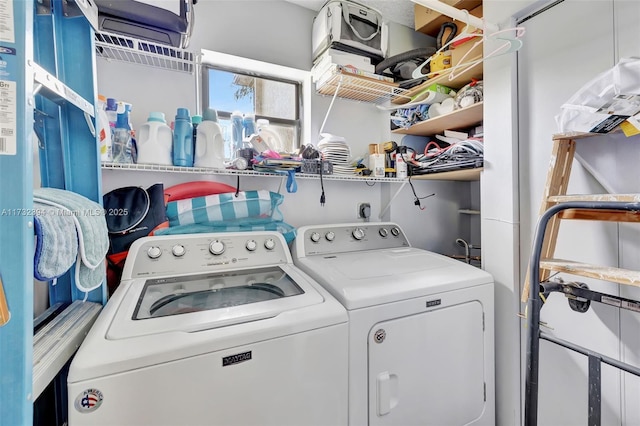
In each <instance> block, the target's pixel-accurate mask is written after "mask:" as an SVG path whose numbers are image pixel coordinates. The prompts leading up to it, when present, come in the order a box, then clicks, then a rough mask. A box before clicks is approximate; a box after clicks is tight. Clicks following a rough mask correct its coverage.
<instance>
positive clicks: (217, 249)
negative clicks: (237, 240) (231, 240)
mask: <svg viewBox="0 0 640 426" xmlns="http://www.w3.org/2000/svg"><path fill="white" fill-rule="evenodd" d="M224 249H225V247H224V243H223V242H222V241H220V240H213V241H211V243H209V251H210V252H211V254H213V255H215V256H218V255H220V254H222V253H224Z"/></svg>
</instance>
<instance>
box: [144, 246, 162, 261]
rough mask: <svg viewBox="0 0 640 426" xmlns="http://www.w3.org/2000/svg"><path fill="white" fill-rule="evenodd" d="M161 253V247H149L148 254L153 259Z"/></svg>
mask: <svg viewBox="0 0 640 426" xmlns="http://www.w3.org/2000/svg"><path fill="white" fill-rule="evenodd" d="M161 254H162V250H160V247H157V246H152V247H149V249H148V250H147V256H149V257H150V258H151V259H157V258H159V257H160V255H161Z"/></svg>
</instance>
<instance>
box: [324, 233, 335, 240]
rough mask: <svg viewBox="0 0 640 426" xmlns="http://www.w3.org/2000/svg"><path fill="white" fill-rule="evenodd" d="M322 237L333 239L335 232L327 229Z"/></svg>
mask: <svg viewBox="0 0 640 426" xmlns="http://www.w3.org/2000/svg"><path fill="white" fill-rule="evenodd" d="M324 237H325V238H326V239H327V241H333V240H335V238H336V233H335V232H333V231H329V232H327V233H326V234H325V236H324Z"/></svg>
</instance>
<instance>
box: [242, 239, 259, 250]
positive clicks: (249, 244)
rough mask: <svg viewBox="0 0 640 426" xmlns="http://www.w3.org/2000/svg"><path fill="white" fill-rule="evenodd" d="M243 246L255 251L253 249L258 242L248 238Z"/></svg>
mask: <svg viewBox="0 0 640 426" xmlns="http://www.w3.org/2000/svg"><path fill="white" fill-rule="evenodd" d="M244 246H245V247H246V248H247V250H249V251H255V249H256V248H258V243H256V240H249V241H247V243H246V244H245V245H244Z"/></svg>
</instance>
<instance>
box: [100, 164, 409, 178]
mask: <svg viewBox="0 0 640 426" xmlns="http://www.w3.org/2000/svg"><path fill="white" fill-rule="evenodd" d="M102 168H103V169H106V170H133V171H153V172H163V173H193V174H200V175H227V176H265V177H282V175H281V174H277V173H267V172H257V171H253V170H235V169H211V168H206V167H181V166H164V165H160V164H123V163H102ZM296 179H320V175H316V174H306V173H296ZM322 179H325V180H343V181H344V180H349V181H357V182H403V181H405V180H406V179H398V178H382V177H377V178H374V177H370V176H357V175H355V174H354V175H352V176H349V175H339V174H330V175H326V174H323V175H322Z"/></svg>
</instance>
